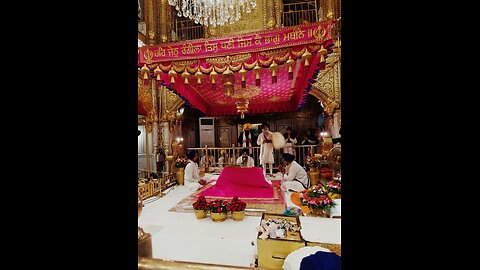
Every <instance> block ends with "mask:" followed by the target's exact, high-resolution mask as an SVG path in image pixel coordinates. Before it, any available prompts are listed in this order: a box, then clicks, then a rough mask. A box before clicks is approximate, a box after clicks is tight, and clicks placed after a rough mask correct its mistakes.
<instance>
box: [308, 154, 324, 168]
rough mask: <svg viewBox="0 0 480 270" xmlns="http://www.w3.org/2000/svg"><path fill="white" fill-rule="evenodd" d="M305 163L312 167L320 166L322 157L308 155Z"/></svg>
mask: <svg viewBox="0 0 480 270" xmlns="http://www.w3.org/2000/svg"><path fill="white" fill-rule="evenodd" d="M305 163H306V164H307V165H308V167H311V168H318V166H320V163H321V161H320V159H319V158H317V157H314V156H313V157H307V159H306V160H305Z"/></svg>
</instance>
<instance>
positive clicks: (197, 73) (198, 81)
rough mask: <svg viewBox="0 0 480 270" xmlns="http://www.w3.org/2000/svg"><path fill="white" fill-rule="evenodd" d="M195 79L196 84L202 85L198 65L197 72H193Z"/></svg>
mask: <svg viewBox="0 0 480 270" xmlns="http://www.w3.org/2000/svg"><path fill="white" fill-rule="evenodd" d="M195 78H197V84H202V78H203V73H202V72H201V71H200V65H198V68H197V72H195Z"/></svg>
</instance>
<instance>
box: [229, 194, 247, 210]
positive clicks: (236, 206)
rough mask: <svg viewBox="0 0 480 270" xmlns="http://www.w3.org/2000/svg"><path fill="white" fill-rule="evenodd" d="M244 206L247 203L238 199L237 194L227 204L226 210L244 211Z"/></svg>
mask: <svg viewBox="0 0 480 270" xmlns="http://www.w3.org/2000/svg"><path fill="white" fill-rule="evenodd" d="M245 208H247V203H245V202H243V201H241V200H239V199H238V197H237V196H235V197H233V199H232V202H231V203H230V204H229V205H228V206H227V210H228V211H232V212H239V211H245Z"/></svg>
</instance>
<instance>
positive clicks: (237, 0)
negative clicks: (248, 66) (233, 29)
mask: <svg viewBox="0 0 480 270" xmlns="http://www.w3.org/2000/svg"><path fill="white" fill-rule="evenodd" d="M168 4H170V5H171V6H174V7H175V9H176V10H177V15H178V17H182V16H183V17H186V18H190V19H192V20H194V21H195V23H197V24H198V23H199V24H202V25H205V26H213V27H217V26H223V25H227V24H233V23H234V22H237V21H238V20H240V17H241V12H247V13H250V12H252V9H254V8H255V7H256V6H257V3H256V0H168Z"/></svg>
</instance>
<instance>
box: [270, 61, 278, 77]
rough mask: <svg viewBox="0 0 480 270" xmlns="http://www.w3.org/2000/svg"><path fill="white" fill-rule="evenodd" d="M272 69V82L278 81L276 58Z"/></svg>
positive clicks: (271, 66)
mask: <svg viewBox="0 0 480 270" xmlns="http://www.w3.org/2000/svg"><path fill="white" fill-rule="evenodd" d="M270 70H271V71H272V83H277V71H278V65H277V63H275V60H273V63H272V64H271V65H270Z"/></svg>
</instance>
